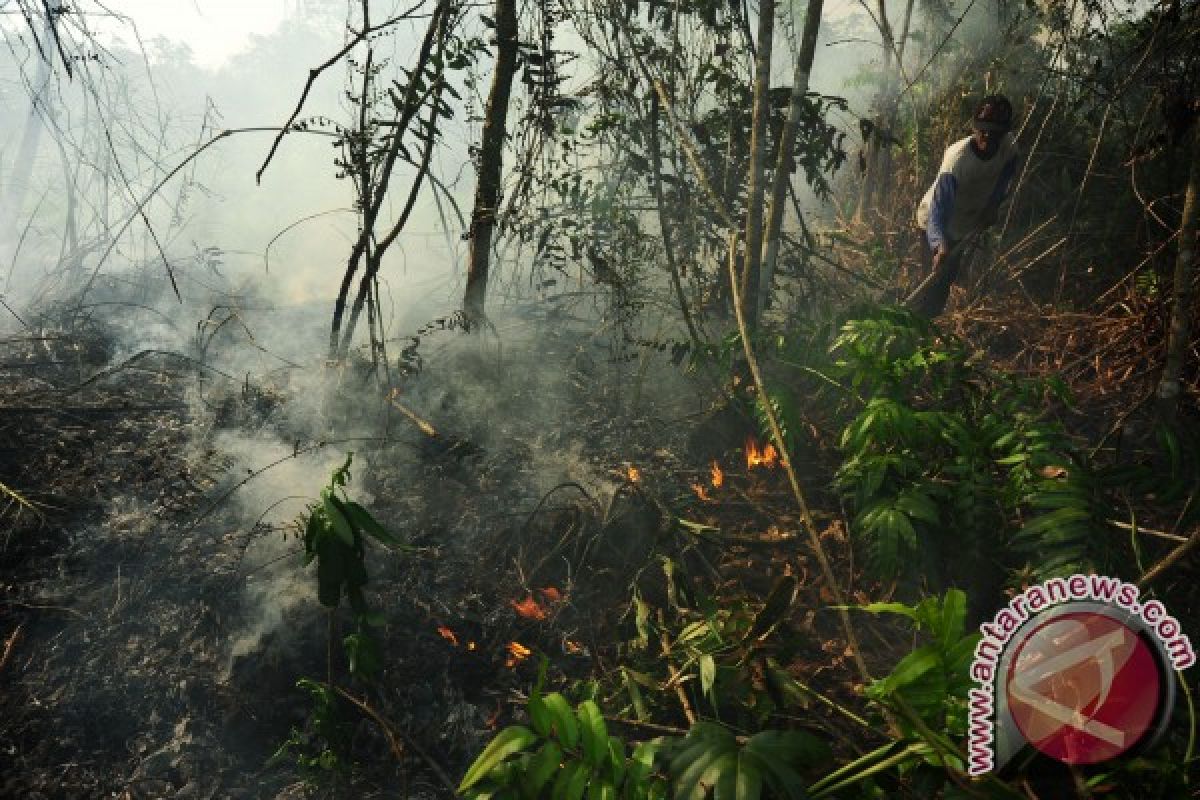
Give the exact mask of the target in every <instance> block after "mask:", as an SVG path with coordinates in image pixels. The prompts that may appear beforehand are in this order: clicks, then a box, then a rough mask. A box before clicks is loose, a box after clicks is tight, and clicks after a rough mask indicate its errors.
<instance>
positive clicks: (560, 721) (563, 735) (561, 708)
mask: <svg viewBox="0 0 1200 800" xmlns="http://www.w3.org/2000/svg"><path fill="white" fill-rule="evenodd" d="M543 701H544V702H545V704H546V710H547V711H549V712H550V724H551V726H552V727H553V730H554V735H555V736H556V737H557V738H558V740H559V741H560V742H562V745H563V747H564V748H565V749H567V750H574V749H575V746H576V745H578V744H579V724H578V723H577V722H576V721H575V714H574V713H573V712H572V711H571V707H570V706H569V705H567V701H566V699H565V698H564V697H563V696H562V695H561V694H559V693H558V692H552V693H550V694H548V695H546V696H545V697H544V698H543Z"/></svg>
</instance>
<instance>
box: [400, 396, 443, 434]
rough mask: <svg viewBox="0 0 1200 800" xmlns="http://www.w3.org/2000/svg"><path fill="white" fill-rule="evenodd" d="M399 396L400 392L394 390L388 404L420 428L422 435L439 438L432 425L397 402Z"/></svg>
mask: <svg viewBox="0 0 1200 800" xmlns="http://www.w3.org/2000/svg"><path fill="white" fill-rule="evenodd" d="M397 394H399V392H397V391H396V390H395V389H393V390H392V392H391V394H389V395H388V402H389V403H391V404H392V407H393V408H395V409H396V410H397V411H399V412H400V413H401V414H403V415H404V416H406V417H408V419H409V421H410V422H412V424H414V425H416V426H417V427H418V428H420V430H421V433H423V434H425V435H426V436H437V435H438V432H437V430H436V429H435V428H434V427H433V425H432V424H430V423H429V422H428V421H427V420H424V419H421V418H420V417H418V416H417V415H416V414H414V413H413V412H412V411H410V410H409V409H408V408H407V407H405V406H404V405H402V404H401V403H400V402H399V401H398V400H396V395H397Z"/></svg>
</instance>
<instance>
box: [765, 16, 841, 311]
mask: <svg viewBox="0 0 1200 800" xmlns="http://www.w3.org/2000/svg"><path fill="white" fill-rule="evenodd" d="M823 6H824V0H809V2H808V11H807V13H806V14H805V17H804V33H803V34H801V37H800V52H799V53H797V54H796V68H795V74H794V75H793V76H792V103H791V105H790V106H789V107H788V115H787V120H786V121H785V122H784V123H783V132H782V133H781V134H780V136H779V152H778V153H777V155H776V158H775V174H774V175H773V176H772V178H771V204H770V205H769V206H768V212H767V230H766V234H765V239H766V245H765V247H764V251H763V261H762V274H761V277H760V280H759V285H758V309H757V316H758V318H759V319H761V318H762V315H763V311H765V310H766V307H767V301H768V299H769V298H770V294H771V281H772V280H774V278H775V264H776V262H777V261H778V260H779V232H780V229H781V228H782V227H783V208H784V201H785V199H786V197H787V190H788V185H789V184H790V183H791V179H792V178H791V176H792V166H793V164H794V161H793V156H794V152H793V151H794V150H795V147H796V131H797V129H798V128H799V127H800V113H801V109H803V107H804V96H805V95H806V94H808V79H809V76H810V75H811V74H812V65H813V58H814V57H815V56H816V52H817V33H818V32H819V31H820V29H821V11H822V9H823Z"/></svg>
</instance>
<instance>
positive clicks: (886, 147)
mask: <svg viewBox="0 0 1200 800" xmlns="http://www.w3.org/2000/svg"><path fill="white" fill-rule="evenodd" d="M912 12H913V0H908V2H907V3H906V4H905V8H904V25H903V27H902V28H901V29H900V41H899V42H898V43H895V47H896V54H895V55H896V69H895V72H893V73H889V74H888V76H887V77H886V78H885V79H884V80H885V81H886V83H885V84H884V101H883V109H884V110H883V116H882V120H881V125H882V129H883V133H884V134H885V137H890V136H891V135H892V132H893V131H894V130H895V129H896V116H897V112H898V110H899V108H898V106H899V102H898V97H897V91H896V84H895V83H894V81H893V79H894V78H901V79H902V78H903V77H904V44H905V42H907V41H908V29H909V25H910V24H911V22H912ZM891 191H892V145H891V144H890V143H889V141H888V139H887V138H884V139H883V140H882V141H880V142H879V146H878V149H877V150H876V154H875V196H874V206H873V208H874V209H879V210H882V211H883V212H884V213H887V202H888V199H889V198H890V196H891Z"/></svg>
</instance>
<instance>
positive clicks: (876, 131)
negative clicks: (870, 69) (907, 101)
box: [854, 0, 895, 222]
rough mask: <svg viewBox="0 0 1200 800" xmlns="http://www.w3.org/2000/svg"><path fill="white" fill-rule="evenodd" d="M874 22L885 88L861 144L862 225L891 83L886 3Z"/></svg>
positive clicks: (870, 203)
mask: <svg viewBox="0 0 1200 800" xmlns="http://www.w3.org/2000/svg"><path fill="white" fill-rule="evenodd" d="M875 22H876V24H877V25H878V26H879V34H880V37H881V38H882V39H883V69H882V72H881V74H882V75H883V80H884V86H883V88H882V89H881V90H880V92H879V96H878V98H877V99H876V103H875V116H874V118H873V119H872V120H871V132H870V134H869V135H868V136H867V141H866V142H865V143H864V147H865V149H866V156H865V162H866V171H865V172H864V173H863V180H862V186H861V187H860V192H859V196H858V210H857V211H856V212H855V214H854V218H855V220H856V221H858V222H862V221H863V220H864V219H865V215H866V213H867V212H868V211H870V210H872V209H873V208H874V205H875V193H876V187H877V186H878V184H879V166H880V165H879V164H878V161H879V156H878V154H879V148H880V147H882V146H884V142H883V140H882V138H881V136H880V134H881V133H882V132H883V131H884V125H885V124H886V114H885V113H884V107H885V105H886V103H887V102H888V98H887V94H888V84H889V83H890V81H891V74H892V51H893V50H895V41H894V40H893V39H892V25H891V23H890V22H888V17H887V4H886V2H885V0H878V8H877V11H876V20H875Z"/></svg>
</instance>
